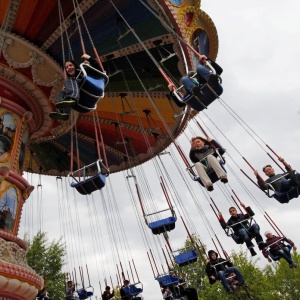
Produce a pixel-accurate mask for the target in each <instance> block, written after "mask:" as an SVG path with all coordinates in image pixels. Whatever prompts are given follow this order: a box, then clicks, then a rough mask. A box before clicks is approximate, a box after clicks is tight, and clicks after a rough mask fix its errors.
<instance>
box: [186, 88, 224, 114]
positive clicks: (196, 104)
mask: <svg viewBox="0 0 300 300" xmlns="http://www.w3.org/2000/svg"><path fill="white" fill-rule="evenodd" d="M210 87H211V88H212V89H213V90H214V92H215V93H216V94H217V95H218V96H220V95H221V94H222V93H223V87H222V86H221V84H220V83H218V84H215V85H211V86H210ZM200 90H201V92H202V93H203V94H204V100H202V101H201V102H202V103H203V104H204V105H205V106H208V105H210V104H211V103H212V102H213V101H214V100H216V99H217V97H216V95H215V94H214V93H213V92H212V91H211V90H210V88H209V87H208V86H207V83H206V84H203V85H202V87H201V88H200ZM182 102H184V103H185V104H189V105H190V106H191V107H192V108H193V109H194V110H196V111H202V110H203V109H205V106H203V105H202V104H201V102H200V101H199V100H198V99H197V98H196V97H195V96H194V95H193V94H190V93H188V94H186V95H185V96H184V97H183V98H182Z"/></svg>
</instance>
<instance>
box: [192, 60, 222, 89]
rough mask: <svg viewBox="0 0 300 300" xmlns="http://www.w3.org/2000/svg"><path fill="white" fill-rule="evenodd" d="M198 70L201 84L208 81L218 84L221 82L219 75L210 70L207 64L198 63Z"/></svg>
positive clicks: (211, 83) (210, 83)
mask: <svg viewBox="0 0 300 300" xmlns="http://www.w3.org/2000/svg"><path fill="white" fill-rule="evenodd" d="M196 70H197V74H198V80H199V83H200V84H204V83H206V82H208V84H209V85H216V84H218V83H219V79H218V76H217V75H215V74H213V73H212V72H210V71H209V70H208V69H207V68H206V67H205V66H203V65H201V64H198V66H197V69H196Z"/></svg>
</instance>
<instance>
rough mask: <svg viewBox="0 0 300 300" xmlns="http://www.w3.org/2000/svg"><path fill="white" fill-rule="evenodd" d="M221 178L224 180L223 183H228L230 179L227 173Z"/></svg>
mask: <svg viewBox="0 0 300 300" xmlns="http://www.w3.org/2000/svg"><path fill="white" fill-rule="evenodd" d="M220 180H221V182H223V183H227V182H228V179H227V176H226V175H223V176H220Z"/></svg>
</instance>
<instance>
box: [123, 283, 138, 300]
mask: <svg viewBox="0 0 300 300" xmlns="http://www.w3.org/2000/svg"><path fill="white" fill-rule="evenodd" d="M122 289H123V291H124V292H125V294H126V296H130V297H134V296H137V295H139V294H141V293H142V292H143V287H141V288H138V287H136V284H129V285H128V286H124V287H122Z"/></svg>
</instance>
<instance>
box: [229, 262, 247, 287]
mask: <svg viewBox="0 0 300 300" xmlns="http://www.w3.org/2000/svg"><path fill="white" fill-rule="evenodd" d="M226 271H227V272H229V273H232V272H233V273H235V275H236V280H237V281H238V282H239V283H240V284H243V283H244V281H245V280H244V277H243V275H242V273H241V271H240V269H239V268H238V267H236V266H233V267H229V268H228V269H227V270H226Z"/></svg>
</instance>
